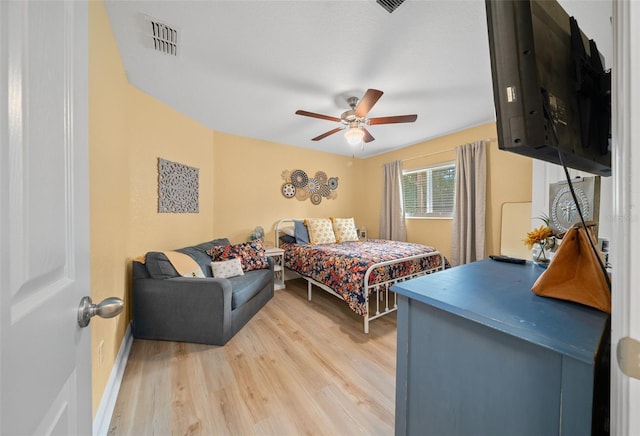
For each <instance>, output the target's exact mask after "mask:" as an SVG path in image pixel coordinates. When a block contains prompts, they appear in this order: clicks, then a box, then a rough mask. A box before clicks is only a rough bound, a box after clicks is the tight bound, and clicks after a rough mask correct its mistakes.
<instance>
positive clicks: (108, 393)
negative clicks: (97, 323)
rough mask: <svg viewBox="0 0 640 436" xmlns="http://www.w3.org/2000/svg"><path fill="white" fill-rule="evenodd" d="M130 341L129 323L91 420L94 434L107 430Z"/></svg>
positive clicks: (101, 435)
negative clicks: (94, 415) (98, 405)
mask: <svg viewBox="0 0 640 436" xmlns="http://www.w3.org/2000/svg"><path fill="white" fill-rule="evenodd" d="M132 343H133V335H132V334H131V325H129V327H127V331H126V332H125V333H124V338H122V343H121V344H120V350H118V355H117V356H116V361H115V362H114V364H113V368H112V369H111V375H110V376H109V381H108V382H107V386H106V387H105V389H104V393H103V394H102V400H101V401H100V407H98V412H97V413H96V417H95V419H94V420H93V434H94V436H103V435H106V434H107V433H108V432H109V425H110V424H111V417H112V416H113V409H114V408H115V406H116V400H117V399H118V392H120V384H121V383H122V377H123V376H124V369H125V368H126V366H127V360H129V352H130V351H131V344H132Z"/></svg>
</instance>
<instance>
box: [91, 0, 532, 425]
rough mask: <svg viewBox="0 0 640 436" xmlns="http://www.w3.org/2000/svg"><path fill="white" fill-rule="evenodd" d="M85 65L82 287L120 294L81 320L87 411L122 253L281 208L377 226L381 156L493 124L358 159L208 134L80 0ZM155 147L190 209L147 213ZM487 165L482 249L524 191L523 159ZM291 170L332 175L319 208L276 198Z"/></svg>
mask: <svg viewBox="0 0 640 436" xmlns="http://www.w3.org/2000/svg"><path fill="white" fill-rule="evenodd" d="M89 63H90V65H89V111H90V112H89V141H90V144H89V147H90V195H91V204H90V208H91V285H92V290H91V295H92V298H93V300H94V301H96V302H97V301H101V300H102V299H104V298H106V297H109V296H116V297H120V298H122V299H123V300H124V301H125V304H126V305H127V307H128V310H127V312H125V313H124V314H123V315H120V316H119V317H117V318H114V319H107V320H102V319H101V320H96V321H95V322H93V323H92V324H91V325H92V372H93V382H92V388H93V411H94V415H95V412H96V410H97V408H98V406H99V404H100V401H101V399H102V395H103V394H104V390H105V387H106V384H107V381H108V378H109V376H110V374H111V370H112V368H113V365H114V362H115V358H116V356H117V352H118V350H119V347H120V345H121V342H122V339H123V337H124V334H125V331H126V328H127V326H128V325H129V322H130V319H131V317H130V315H129V310H130V304H131V301H130V298H129V295H130V263H131V259H133V258H135V257H137V256H140V255H143V254H144V253H146V252H147V251H151V250H167V249H174V248H179V247H183V246H186V245H190V244H194V243H198V242H202V241H205V240H210V239H213V238H217V237H228V238H229V239H230V240H231V241H232V242H234V243H235V242H241V241H246V240H247V239H248V237H249V234H250V233H251V231H253V229H254V228H255V227H256V226H262V227H263V228H264V229H265V231H266V232H267V240H268V241H273V238H274V232H273V230H274V226H275V223H276V221H277V220H278V219H280V218H284V217H294V218H305V217H328V216H342V217H346V216H353V217H354V218H355V219H356V223H357V224H358V226H366V227H367V230H368V232H369V235H370V236H377V233H378V217H379V206H380V199H381V191H382V164H383V163H385V162H389V161H391V160H395V159H401V160H404V168H405V169H410V168H416V167H420V166H424V165H427V164H433V163H437V162H443V161H451V160H453V159H454V158H455V154H454V152H453V147H455V146H457V145H460V144H463V143H466V142H472V141H476V140H478V139H485V138H495V136H496V133H495V125H494V124H493V123H491V124H487V125H484V126H480V127H477V128H474V129H469V130H466V131H464V132H460V133H457V134H454V135H448V136H446V137H443V138H438V139H434V140H432V141H428V142H424V143H421V144H417V145H414V146H412V147H408V148H405V149H402V150H398V151H394V152H391V153H387V154H384V155H380V156H376V157H373V158H369V159H366V160H360V159H353V158H348V157H344V156H339V155H334V154H329V153H322V152H318V151H312V150H306V149H303V148H300V147H292V146H287V145H282V144H275V143H270V142H266V141H261V140H255V139H249V138H245V137H240V136H235V135H230V134H225V133H220V132H212V131H211V130H209V129H207V128H205V127H203V126H202V125H200V124H198V123H196V122H194V121H192V120H190V119H188V118H187V117H185V116H183V115H181V114H179V113H177V112H176V111H174V110H172V109H170V108H168V107H167V106H166V105H164V104H163V103H161V102H159V101H158V100H156V99H154V98H152V97H150V96H148V95H146V94H144V93H143V92H141V91H139V90H137V89H135V88H133V87H132V86H130V85H129V84H128V82H127V79H126V75H125V72H124V68H123V66H122V62H121V60H120V57H119V54H118V51H117V47H116V44H115V40H114V37H113V34H112V32H111V28H110V25H109V21H108V17H107V14H106V11H105V8H104V4H103V3H102V2H90V3H89ZM419 156H424V157H420V158H417V157H419ZM159 157H162V158H164V159H167V160H171V161H175V162H180V163H182V164H186V165H189V166H193V167H196V168H198V169H199V213H197V214H160V213H157V159H158V158H159ZM488 168H489V179H488V194H487V201H488V207H487V223H488V228H487V254H489V253H497V252H498V248H499V243H500V241H499V238H500V231H499V226H500V210H501V205H502V203H504V202H506V201H530V200H531V161H530V160H529V159H526V158H522V157H520V156H517V155H514V154H511V153H505V152H501V151H498V150H497V145H496V143H495V141H494V142H492V143H491V146H490V149H489V153H488ZM294 169H302V170H304V171H306V172H307V173H308V174H310V175H313V174H315V172H316V171H324V172H325V173H326V174H327V175H328V176H329V177H338V179H339V186H338V189H337V194H338V195H337V198H336V199H335V200H329V199H325V198H323V200H322V202H321V203H320V205H317V206H314V205H313V204H312V203H311V202H310V201H309V200H306V201H298V200H297V199H287V198H285V197H284V196H283V195H282V194H281V192H280V187H281V185H282V183H283V182H284V180H283V179H282V177H281V174H282V172H283V171H285V170H289V171H291V170H294ZM407 224H408V225H407V227H408V239H409V240H410V241H412V242H420V243H425V244H429V245H433V246H435V247H437V248H439V249H440V250H441V251H442V252H443V253H444V254H445V255H447V256H448V255H449V252H450V245H451V237H450V234H451V220H409V221H408V223H407ZM101 343H104V345H103V348H102V350H103V352H102V361H100V359H99V352H98V350H99V346H100V344H101Z"/></svg>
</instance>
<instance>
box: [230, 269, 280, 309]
mask: <svg viewBox="0 0 640 436" xmlns="http://www.w3.org/2000/svg"><path fill="white" fill-rule="evenodd" d="M228 280H229V281H230V282H231V289H233V290H232V291H231V310H233V309H235V308H236V307H240V306H242V305H243V304H244V303H246V302H247V301H249V300H251V299H252V298H253V297H254V296H255V295H256V294H258V293H259V292H260V291H261V290H262V288H264V287H265V286H267V285H268V284H269V282H270V281H271V280H273V273H272V272H271V270H270V269H256V270H253V271H248V272H246V273H244V275H241V276H236V277H230V278H229V279H228Z"/></svg>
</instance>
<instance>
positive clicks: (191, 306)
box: [132, 277, 232, 345]
mask: <svg viewBox="0 0 640 436" xmlns="http://www.w3.org/2000/svg"><path fill="white" fill-rule="evenodd" d="M132 300H133V314H132V318H133V321H132V331H133V336H134V337H135V338H141V339H162V340H170V341H185V342H196V343H203V344H214V345H223V344H224V343H226V341H227V340H228V339H229V338H230V337H231V336H232V324H231V283H230V282H229V280H227V279H217V278H190V277H188V278H187V277H176V278H172V279H151V278H142V279H134V281H133V295H132Z"/></svg>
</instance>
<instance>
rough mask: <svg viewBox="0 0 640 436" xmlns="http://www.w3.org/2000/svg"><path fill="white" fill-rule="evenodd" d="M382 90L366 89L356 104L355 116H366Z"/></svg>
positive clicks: (380, 95)
mask: <svg viewBox="0 0 640 436" xmlns="http://www.w3.org/2000/svg"><path fill="white" fill-rule="evenodd" d="M382 94H383V92H382V91H379V90H377V89H367V92H365V93H364V95H363V96H362V99H361V100H360V103H358V106H356V111H355V115H356V117H359V118H363V117H365V116H367V114H368V113H369V111H370V110H371V108H372V107H373V105H374V104H376V102H377V101H378V100H379V99H380V97H382Z"/></svg>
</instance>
